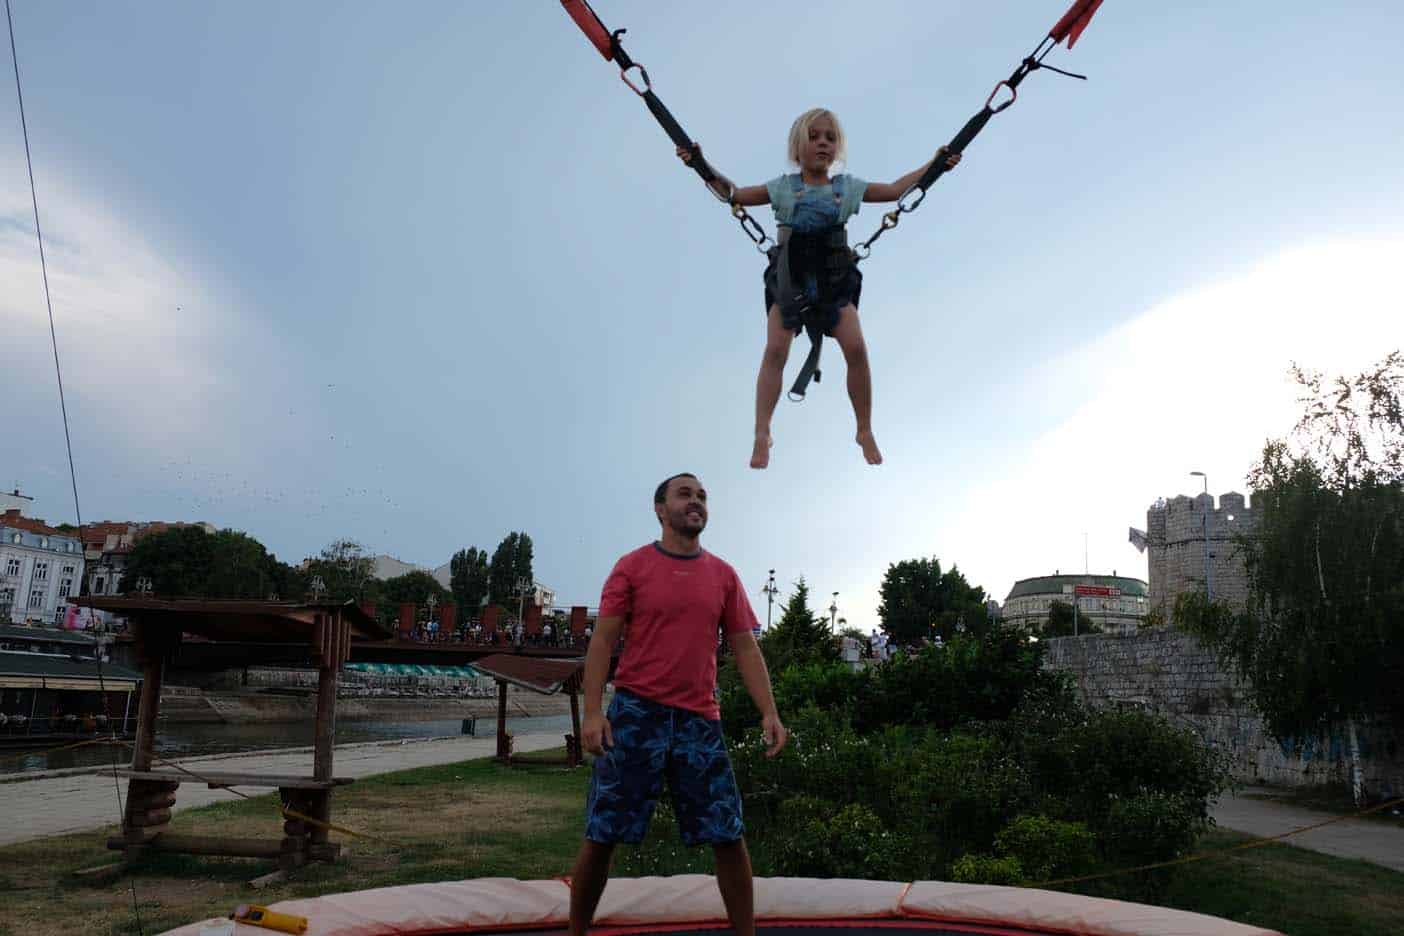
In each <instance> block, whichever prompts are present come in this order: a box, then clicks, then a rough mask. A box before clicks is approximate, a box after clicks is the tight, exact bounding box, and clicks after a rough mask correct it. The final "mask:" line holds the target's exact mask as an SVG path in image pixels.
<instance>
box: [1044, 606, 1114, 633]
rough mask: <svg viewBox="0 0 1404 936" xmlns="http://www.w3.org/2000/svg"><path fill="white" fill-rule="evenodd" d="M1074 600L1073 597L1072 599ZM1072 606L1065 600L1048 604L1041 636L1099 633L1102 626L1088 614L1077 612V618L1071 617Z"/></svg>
mask: <svg viewBox="0 0 1404 936" xmlns="http://www.w3.org/2000/svg"><path fill="white" fill-rule="evenodd" d="M1074 600H1075V599H1074ZM1073 614H1074V609H1073V606H1072V605H1071V604H1070V603H1068V602H1066V601H1055V602H1053V603H1052V604H1051V605H1049V606H1048V620H1047V621H1045V622H1044V625H1043V636H1045V637H1071V636H1073V634H1074V633H1078V634H1100V633H1101V632H1102V628H1101V627H1100V626H1098V624H1097V622H1096V621H1094V620H1092V616H1091V615H1089V614H1083V613H1081V612H1077V619H1076V622H1074V619H1073Z"/></svg>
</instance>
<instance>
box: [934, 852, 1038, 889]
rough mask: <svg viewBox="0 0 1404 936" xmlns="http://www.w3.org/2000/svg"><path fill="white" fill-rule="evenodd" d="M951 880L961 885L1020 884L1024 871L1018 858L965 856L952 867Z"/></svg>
mask: <svg viewBox="0 0 1404 936" xmlns="http://www.w3.org/2000/svg"><path fill="white" fill-rule="evenodd" d="M951 880H952V881H957V882H959V883H961V884H1010V885H1013V884H1018V883H1020V882H1021V881H1023V880H1024V869H1023V868H1022V867H1021V866H1020V865H1019V859H1018V858H996V857H994V856H993V855H965V856H963V857H962V858H961V859H960V860H958V861H957V862H956V863H955V864H953V865H951Z"/></svg>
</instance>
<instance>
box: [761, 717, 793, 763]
mask: <svg viewBox="0 0 1404 936" xmlns="http://www.w3.org/2000/svg"><path fill="white" fill-rule="evenodd" d="M761 737H763V738H765V756H766V757H774V756H775V755H776V754H779V753H780V749H781V748H783V747H784V746H785V742H786V741H788V740H790V733H789V732H788V731H786V730H785V726H784V725H783V724H781V723H780V716H779V715H767V716H765V717H764V718H762V719H761Z"/></svg>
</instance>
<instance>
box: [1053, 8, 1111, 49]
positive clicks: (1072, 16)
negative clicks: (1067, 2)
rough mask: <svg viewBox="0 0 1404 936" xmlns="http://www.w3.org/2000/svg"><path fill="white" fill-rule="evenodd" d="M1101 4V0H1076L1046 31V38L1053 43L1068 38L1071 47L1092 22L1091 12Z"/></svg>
mask: <svg viewBox="0 0 1404 936" xmlns="http://www.w3.org/2000/svg"><path fill="white" fill-rule="evenodd" d="M1101 5H1102V0H1076V2H1075V3H1074V4H1073V5H1072V6H1071V7H1069V8H1068V12H1066V13H1064V14H1063V18H1062V19H1060V20H1058V22H1057V23H1056V24H1055V25H1054V26H1053V28H1052V29H1051V30H1049V32H1048V38H1049V39H1052V40H1053V41H1054V42H1055V43H1057V42H1062V41H1063V39H1065V38H1066V39H1067V40H1068V48H1069V49H1071V48H1072V47H1073V46H1074V45H1076V44H1077V39H1078V37H1079V36H1081V35H1082V31H1083V30H1084V29H1086V28H1087V24H1088V23H1090V22H1092V14H1094V13H1096V12H1097V7H1099V6H1101Z"/></svg>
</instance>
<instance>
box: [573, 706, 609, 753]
mask: <svg viewBox="0 0 1404 936" xmlns="http://www.w3.org/2000/svg"><path fill="white" fill-rule="evenodd" d="M580 744H581V746H582V747H584V748H585V750H587V751H589V752H590V753H591V754H594V755H595V756H596V757H599V756H601V755H603V754H604V751H605V748H607V747H611V748H612V747H614V733H613V732H612V731H611V730H610V727H609V719H607V718H605V717H604V713H603V712H596V713H594V714H593V715H586V716H585V721H584V722H583V723H581V725H580Z"/></svg>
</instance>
